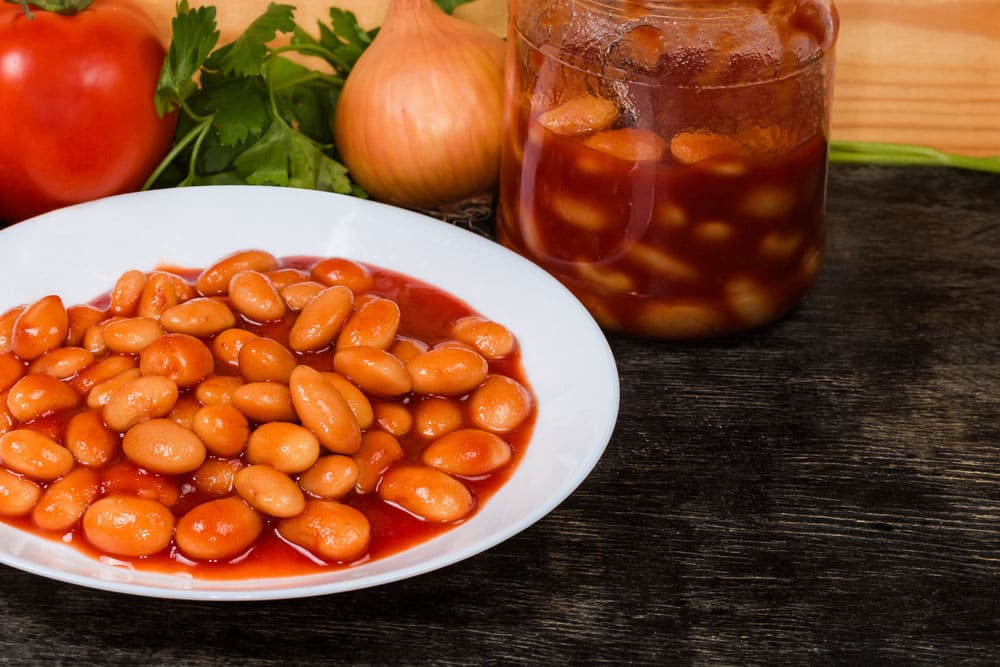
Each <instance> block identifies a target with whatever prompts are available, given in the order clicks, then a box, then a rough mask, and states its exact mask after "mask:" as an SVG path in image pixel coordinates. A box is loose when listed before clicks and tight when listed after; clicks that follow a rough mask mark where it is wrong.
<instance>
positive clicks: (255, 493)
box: [233, 464, 306, 519]
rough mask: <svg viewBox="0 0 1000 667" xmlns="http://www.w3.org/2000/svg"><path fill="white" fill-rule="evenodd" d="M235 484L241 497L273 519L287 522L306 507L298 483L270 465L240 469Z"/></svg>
mask: <svg viewBox="0 0 1000 667" xmlns="http://www.w3.org/2000/svg"><path fill="white" fill-rule="evenodd" d="M233 485H234V486H235V487H236V493H238V494H239V495H240V498H242V499H243V500H245V501H246V502H247V503H248V504H249V505H250V506H251V507H253V508H254V509H256V510H257V511H258V512H263V513H264V514H267V515H269V516H275V517H278V518H282V519H284V518H287V517H290V516H295V515H296V514H298V513H300V512H301V511H302V510H304V509H305V508H306V497H305V496H304V495H302V490H301V489H299V486H298V484H296V483H295V480H293V479H292V478H291V477H289V476H288V475H286V474H285V473H283V472H281V471H280V470H276V469H275V468H272V467H271V466H269V465H263V464H261V465H251V466H247V467H246V468H240V469H239V470H238V471H237V472H236V477H235V478H234V479H233Z"/></svg>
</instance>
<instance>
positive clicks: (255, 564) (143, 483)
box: [2, 257, 536, 580]
mask: <svg viewBox="0 0 1000 667" xmlns="http://www.w3.org/2000/svg"><path fill="white" fill-rule="evenodd" d="M316 261H317V260H316V259H314V258H310V257H291V258H285V259H283V260H282V267H283V268H285V267H293V268H304V267H308V266H310V265H311V264H313V263H315V262H316ZM364 266H366V268H368V269H369V270H370V271H371V273H372V275H373V277H374V286H373V287H372V288H371V289H370V290H369V292H370V293H373V294H376V295H378V296H382V297H385V298H389V299H392V300H393V301H395V302H396V303H397V304H398V305H399V307H400V311H401V323H400V328H399V334H398V335H400V336H409V337H413V338H417V339H420V340H422V341H424V342H426V343H428V344H430V345H434V344H435V343H438V342H441V341H445V340H448V339H450V338H452V337H451V336H450V335H449V330H450V327H451V325H452V324H453V323H454V322H455V321H456V320H458V319H459V318H461V317H465V316H469V315H477V314H478V313H476V311H474V310H473V309H472V308H471V307H470V306H469V305H468V304H466V303H464V302H462V301H461V300H459V299H457V298H456V297H454V296H452V295H450V294H448V293H446V292H444V291H443V290H441V289H438V288H436V287H433V286H431V285H428V284H426V283H424V282H422V281H419V280H416V279H414V278H412V277H409V276H405V275H402V274H399V273H396V272H393V271H390V270H386V269H382V268H379V267H375V266H371V265H364ZM163 270H167V271H171V272H173V273H176V274H178V275H181V276H182V277H184V278H185V279H187V280H189V281H192V282H193V279H194V278H195V277H196V276H197V274H198V271H195V270H186V269H176V268H165V269H163ZM108 302H109V299H108V295H106V294H105V295H102V296H100V297H98V298H96V299H94V300H93V301H92V302H91V305H95V306H98V307H100V308H106V307H107V305H108ZM294 317H295V316H294V314H289V315H287V316H286V317H285V318H284V319H283V320H281V321H278V322H275V323H269V324H265V325H261V324H257V323H254V322H250V321H248V320H246V319H243V318H240V319H238V322H237V327H239V328H244V329H247V330H249V331H252V332H254V333H256V334H259V335H262V336H267V337H269V338H273V339H274V340H277V341H278V342H280V343H282V344H284V345H286V346H287V342H288V331H289V329H290V327H291V324H292V322H293V320H294ZM206 342H208V343H209V344H210V340H208V341H206ZM295 354H296V356H297V357H298V361H299V362H300V363H307V364H308V365H310V366H313V367H315V368H316V369H317V370H330V369H331V368H332V360H333V353H332V351H331V350H322V351H319V352H310V353H295ZM216 372H217V373H218V374H232V373H233V372H234V371H232V370H231V369H228V368H225V367H223V366H222V365H221V364H217V367H216ZM490 373H491V374H502V375H506V376H507V377H510V378H512V379H514V380H516V381H517V382H519V383H520V384H521V385H523V386H524V387H525V388H528V390H529V391H530V385H529V384H528V381H527V378H526V377H525V374H524V371H523V368H522V366H521V357H520V352H519V350H518V349H517V348H516V347H515V350H514V351H513V352H512V353H511V354H509V355H507V356H506V357H504V358H503V359H500V360H494V361H490ZM192 394H193V390H185V391H182V392H181V396H182V397H183V396H187V395H192ZM412 398H413V396H412V395H409V396H403V397H400V398H397V399H393V400H395V401H397V402H399V403H401V404H403V405H409V404H410V403H411V400H412ZM467 399H468V396H464V397H461V398H460V399H459V403H460V404H461V405H462V406H463V407H464V405H465V403H466V401H467ZM535 414H536V411H535V410H534V409H533V410H532V414H531V416H530V417H529V418H528V419H527V420H526V421H525V422H524V423H523V424H522V425H521V426H519V427H518V428H517V429H515V430H514V431H512V432H510V433H506V434H504V435H503V439H504V440H505V441H506V442H507V443H508V444H509V445H510V447H511V450H512V456H511V460H510V462H509V463H508V464H507V465H505V466H504V467H503V468H501V469H500V470H497V471H495V472H493V473H491V474H488V475H484V476H482V477H479V478H463V479H461V481H462V482H463V484H465V486H466V487H467V488H468V489H469V490H470V491H471V493H472V495H473V497H474V500H475V509H474V510H473V512H472V513H470V514H469V515H467V516H465V517H463V518H462V519H461V520H459V521H456V522H452V523H435V522H430V521H426V520H423V519H421V518H419V517H417V516H415V515H413V514H411V513H409V512H407V511H405V510H404V509H401V508H400V507H397V506H394V505H392V504H389V503H387V502H385V501H383V500H382V499H381V498H380V497H379V496H378V494H377V493H375V492H372V493H365V494H362V493H358V492H357V491H356V490H355V491H351V492H350V493H349V494H348V495H347V496H345V497H344V498H341V499H340V502H342V503H344V504H346V505H349V506H351V507H354V508H356V509H358V510H360V511H361V512H362V513H363V514H365V516H366V518H367V519H368V520H369V522H370V524H371V539H370V542H369V546H368V549H367V551H366V552H365V553H364V555H362V556H361V557H360V558H358V559H356V560H354V561H352V562H350V563H343V562H335V563H331V562H324V561H323V560H322V559H320V558H319V557H318V556H316V555H315V554H312V553H310V552H308V551H306V550H305V549H303V548H301V547H299V546H296V545H294V544H291V543H289V542H288V541H286V540H285V539H283V538H282V537H281V536H280V535H279V534H278V532H277V530H276V529H275V526H276V524H277V520H276V519H273V518H271V517H267V516H264V517H263V518H264V520H265V529H264V531H263V532H262V533H261V535H260V537H259V538H258V539H257V541H256V542H255V543H254V545H253V546H252V547H251V548H250V549H249V550H248V551H246V552H245V553H243V554H240V555H239V556H238V557H236V558H234V559H232V560H228V561H218V562H216V561H194V560H191V559H189V558H187V557H185V556H184V555H183V554H181V553H180V551H179V550H178V549H177V547H176V545H175V544H174V543H173V542H171V545H170V546H169V547H168V548H167V549H165V550H164V551H162V552H160V553H157V554H153V555H151V556H144V557H138V558H130V557H123V556H117V555H106V554H102V553H101V552H100V551H99V550H97V549H96V548H95V547H93V546H92V545H91V544H90V543H89V542H88V540H87V538H86V537H85V536H84V534H83V530H82V527H81V526H80V525H79V523H78V525H76V526H75V527H73V528H72V529H70V530H68V531H66V532H65V533H58V534H57V533H53V532H48V531H44V530H42V529H40V528H38V527H37V526H35V525H34V523H33V522H32V520H31V518H30V515H29V516H24V517H17V518H3V519H2V520H3V521H4V522H6V523H8V524H10V525H12V526H15V527H17V528H19V529H21V530H24V531H28V532H31V533H34V534H36V535H39V536H42V537H45V538H48V539H52V540H54V541H59V542H62V543H65V544H69V545H71V546H73V547H75V548H76V549H78V550H80V551H81V552H83V553H85V554H87V555H89V556H92V557H93V558H96V559H101V560H102V561H105V562H108V563H111V564H114V565H118V566H122V567H128V568H132V569H135V570H140V571H147V572H162V573H180V574H184V575H186V576H193V577H196V578H200V579H218V580H222V579H226V580H238V579H248V578H262V577H285V576H294V575H305V574H314V573H319V572H326V571H329V570H331V569H336V568H344V567H351V566H355V565H358V564H361V563H365V562H370V561H372V560H377V559H379V558H384V557H386V556H389V555H391V554H395V553H398V552H400V551H403V550H405V549H408V548H410V547H412V546H414V545H417V544H420V543H423V542H426V541H427V540H429V539H431V538H433V537H435V536H437V535H440V534H442V533H444V532H446V531H448V530H451V529H452V528H454V527H455V526H456V525H459V524H461V523H464V522H465V521H468V520H470V519H471V518H472V517H474V516H475V512H476V510H478V509H479V508H480V507H482V506H483V504H484V503H486V502H487V501H488V500H489V498H490V497H491V496H492V495H493V494H494V493H496V491H497V490H498V489H499V488H500V487H501V486H503V484H504V483H505V482H506V481H507V480H508V479H509V478H510V475H511V474H513V472H514V470H515V469H516V467H517V465H518V464H519V463H520V461H521V459H522V457H523V455H524V451H525V448H526V447H527V445H528V442H529V440H530V437H531V431H532V427H533V424H534V418H535ZM71 416H72V414H55V415H49V416H45V417H43V418H39V419H36V420H34V421H32V422H29V423H26V424H21V425H20V427H21V428H29V429H33V430H38V431H41V432H43V433H45V434H46V435H49V436H50V437H53V438H55V439H57V440H60V441H61V439H62V435H63V433H64V432H65V428H66V423H67V421H68V420H69V418H70V417H71ZM466 423H468V419H466ZM254 426H255V425H254V424H253V423H251V428H253V427H254ZM371 428H377V426H375V425H373V426H372V427H371ZM397 439H398V440H399V442H400V445H401V446H402V448H403V450H404V452H405V456H404V459H403V460H402V461H400V462H399V463H400V464H405V463H417V462H419V457H420V453H421V452H422V450H423V448H424V447H425V446H426V445H427V444H428V443H429V442H431V440H429V439H428V438H426V437H424V436H421V435H419V434H417V433H415V432H414V431H413V430H411V432H410V433H408V434H406V435H403V436H398V438H397ZM241 460H242V457H241ZM98 473H99V474H100V475H101V480H102V484H101V495H102V496H103V495H107V494H108V493H110V492H112V491H114V492H118V493H128V494H136V495H143V496H144V497H159V498H166V499H167V502H165V504H167V505H168V506H170V508H171V511H172V512H173V513H174V514H175V516H177V517H178V518H179V517H180V516H183V514H184V513H185V512H186V511H188V510H189V509H191V508H192V507H194V506H196V505H197V504H199V503H201V502H204V501H207V500H211V499H213V498H216V497H218V496H209V495H207V494H204V493H201V492H199V491H197V490H196V489H195V485H194V482H193V480H192V477H193V474H194V473H189V474H184V475H177V476H170V475H161V474H155V473H152V472H148V471H145V470H143V469H141V468H139V467H138V466H136V465H135V464H133V463H131V462H129V461H127V460H125V459H124V457H121V458H120V459H119V460H117V461H115V462H112V463H110V464H108V465H107V466H104V467H102V468H100V469H98ZM39 486H41V487H42V488H43V490H44V488H45V487H46V486H47V485H46V484H45V483H44V482H40V483H39Z"/></svg>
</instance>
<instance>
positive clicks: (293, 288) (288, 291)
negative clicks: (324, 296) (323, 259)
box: [281, 280, 326, 313]
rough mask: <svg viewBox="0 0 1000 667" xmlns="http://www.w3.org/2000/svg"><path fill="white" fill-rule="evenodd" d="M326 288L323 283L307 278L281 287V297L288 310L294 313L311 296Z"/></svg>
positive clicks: (304, 304)
mask: <svg viewBox="0 0 1000 667" xmlns="http://www.w3.org/2000/svg"><path fill="white" fill-rule="evenodd" d="M325 289H326V285H324V284H323V283H317V282H315V281H313V280H307V281H305V282H301V283H294V284H292V285H288V286H287V287H284V288H282V290H281V299H282V301H284V302H285V305H286V306H288V309H289V310H292V311H295V312H296V313H297V312H299V311H300V310H302V309H303V308H305V307H306V306H307V305H308V304H309V302H310V301H312V300H313V298H314V297H315V296H316V295H317V294H319V293H320V292H322V291H323V290H325Z"/></svg>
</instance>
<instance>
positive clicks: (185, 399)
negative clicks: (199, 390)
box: [167, 394, 201, 431]
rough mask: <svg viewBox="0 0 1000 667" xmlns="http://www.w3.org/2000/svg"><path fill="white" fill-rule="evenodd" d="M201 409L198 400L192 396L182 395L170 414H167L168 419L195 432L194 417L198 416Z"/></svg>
mask: <svg viewBox="0 0 1000 667" xmlns="http://www.w3.org/2000/svg"><path fill="white" fill-rule="evenodd" d="M200 409H201V403H199V402H198V399H197V398H195V397H194V396H192V395H190V394H182V395H180V396H179V397H178V398H177V402H176V403H174V407H172V408H170V412H168V413H167V419H169V420H170V421H172V422H174V423H175V424H179V425H181V426H183V427H184V428H186V429H188V430H191V431H193V430H194V416H195V415H196V414H198V410H200Z"/></svg>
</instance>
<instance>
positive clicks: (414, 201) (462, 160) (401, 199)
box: [333, 0, 504, 208]
mask: <svg viewBox="0 0 1000 667" xmlns="http://www.w3.org/2000/svg"><path fill="white" fill-rule="evenodd" d="M503 67H504V43H503V40H502V39H500V38H499V37H498V36H497V35H495V34H494V33H492V32H490V31H488V30H486V29H485V28H483V27H481V26H478V25H475V24H472V23H469V22H467V21H463V20H462V19H458V18H455V17H453V16H449V15H448V14H446V13H445V12H443V11H442V10H441V9H440V8H439V7H438V6H437V5H436V4H434V3H433V2H432V1H431V0H393V1H392V4H391V5H390V6H389V12H388V14H387V15H386V18H385V22H384V23H383V24H382V27H381V28H380V29H379V32H378V35H377V36H376V37H375V39H374V40H373V42H372V44H371V45H370V46H369V47H368V48H367V49H366V50H365V52H364V54H362V56H361V58H360V59H358V62H357V63H356V64H355V66H354V69H352V70H351V73H350V74H349V75H348V77H347V81H346V82H345V84H344V88H343V91H342V92H341V95H340V98H339V100H338V101H337V110H336V113H335V115H334V123H333V129H334V138H335V141H336V145H337V151H338V153H339V154H340V158H341V160H342V161H343V162H344V164H345V165H347V168H348V169H349V170H350V172H351V178H352V179H353V180H354V181H355V182H356V183H358V184H359V185H361V187H363V188H364V189H365V190H366V191H367V192H368V193H369V194H370V195H371V196H372V197H373V198H374V199H377V200H380V201H384V202H390V203H393V204H398V205H401V206H407V207H411V208H433V207H438V206H444V205H447V204H453V203H456V202H459V201H461V200H463V199H466V198H469V197H472V196H475V195H480V194H484V193H487V192H490V191H492V190H493V189H494V188H495V187H496V184H497V178H498V175H499V163H500V137H501V134H502V129H503Z"/></svg>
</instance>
